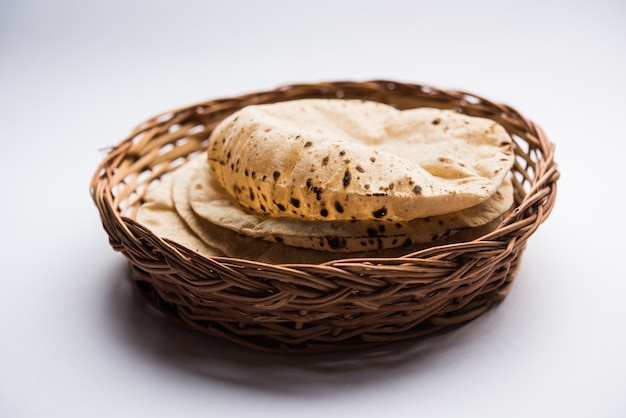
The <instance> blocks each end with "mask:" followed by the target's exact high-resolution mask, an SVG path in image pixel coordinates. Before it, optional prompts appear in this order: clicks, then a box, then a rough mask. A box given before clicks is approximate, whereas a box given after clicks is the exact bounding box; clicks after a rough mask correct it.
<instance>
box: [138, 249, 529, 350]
mask: <svg viewBox="0 0 626 418" xmlns="http://www.w3.org/2000/svg"><path fill="white" fill-rule="evenodd" d="M521 252H522V249H520V251H519V254H516V255H515V256H514V257H513V260H509V263H507V264H506V266H507V268H506V269H503V270H506V271H499V272H497V271H496V272H494V273H493V274H497V275H499V276H501V278H500V279H498V280H496V281H495V282H496V283H498V285H497V286H494V280H493V278H492V279H491V280H490V285H489V290H488V291H487V292H477V293H476V296H475V297H473V298H471V299H469V300H468V299H467V298H464V299H463V300H459V301H458V302H457V305H458V309H452V308H451V309H446V310H445V313H441V310H439V311H438V312H437V313H436V314H434V315H432V316H430V317H429V318H427V319H425V320H423V321H420V322H417V323H413V324H411V325H410V326H407V325H406V324H398V325H395V324H387V325H386V326H384V327H379V328H378V329H376V330H375V331H373V330H371V329H368V328H367V327H364V328H363V329H359V328H358V327H357V328H355V329H353V330H350V331H347V330H345V329H341V330H338V329H332V328H330V327H329V326H328V325H326V324H323V323H321V324H316V323H315V321H311V322H310V323H307V325H306V326H302V325H301V324H297V323H293V322H292V323H289V322H280V323H272V322H271V321H268V322H264V321H258V320H255V319H254V318H251V319H250V320H249V321H248V323H242V322H240V321H235V320H233V319H232V318H230V317H229V318H226V319H225V315H224V313H223V312H221V311H220V310H219V309H215V311H214V312H213V315H212V316H213V318H211V315H210V314H209V315H207V312H209V313H210V312H211V308H210V307H207V306H204V307H203V308H204V309H203V315H202V317H201V318H194V317H193V314H191V313H190V312H189V301H188V300H186V301H182V300H181V301H177V299H179V298H180V297H181V296H180V294H178V292H168V291H167V290H163V289H158V288H157V285H158V283H159V282H160V280H159V277H158V276H159V275H158V274H154V273H148V272H146V271H144V270H142V269H141V268H139V267H137V266H136V265H134V264H133V263H130V271H131V275H130V276H131V281H132V283H133V286H134V288H135V290H136V291H137V292H138V293H139V295H140V296H141V297H142V298H143V299H144V300H145V301H146V302H147V303H148V304H149V305H150V306H151V307H153V308H154V309H156V310H157V311H159V312H160V313H161V314H163V315H164V316H165V317H166V318H168V319H169V320H172V321H174V322H175V323H178V324H179V325H182V326H183V327H185V328H188V329H192V330H195V331H197V332H199V333H203V334H206V335H210V336H212V337H216V338H219V339H222V340H226V341H230V342H232V343H235V344H237V345H240V346H244V347H247V348H250V349H253V350H255V351H262V352H268V353H282V354H312V353H324V352H333V351H345V350H361V349H368V348H373V347H377V346H381V345H385V344H392V343H397V342H401V341H406V340H418V339H421V338H427V337H434V336H437V335H442V334H445V333H448V332H451V331H453V330H455V329H457V328H459V327H461V326H463V325H465V324H467V323H469V322H470V321H472V320H474V319H476V318H478V317H479V316H481V315H482V314H484V313H485V312H487V311H488V310H490V309H491V308H492V307H494V306H496V305H497V304H499V303H500V302H501V301H502V300H503V299H504V298H505V297H506V296H507V295H508V293H509V291H510V289H511V286H512V284H513V281H514V278H515V276H516V275H517V271H518V269H519V264H520V256H521ZM321 322H324V321H321ZM320 328H321V330H323V332H321V330H320ZM307 331H308V334H307Z"/></svg>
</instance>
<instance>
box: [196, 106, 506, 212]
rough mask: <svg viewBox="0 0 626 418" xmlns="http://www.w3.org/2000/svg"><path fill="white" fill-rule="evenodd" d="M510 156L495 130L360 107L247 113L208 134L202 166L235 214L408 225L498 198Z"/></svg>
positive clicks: (491, 125)
mask: <svg viewBox="0 0 626 418" xmlns="http://www.w3.org/2000/svg"><path fill="white" fill-rule="evenodd" d="M514 158H515V155H514V151H513V142H512V140H511V138H510V136H509V135H508V134H507V132H506V131H505V130H504V128H502V126H500V125H499V124H497V123H496V122H494V121H492V120H490V119H485V118H477V117H470V116H466V115H463V114H460V113H457V112H455V111H452V110H440V109H432V108H418V109H410V110H403V111H401V110H397V109H395V108H393V107H391V106H388V105H385V104H381V103H376V102H369V101H361V100H329V99H304V100H294V101H287V102H280V103H274V104H264V105H254V106H247V107H245V108H243V109H241V110H240V111H238V112H236V113H234V114H232V115H231V116H229V117H228V118H226V119H225V120H224V121H223V122H222V123H221V124H219V125H218V126H217V127H216V129H215V130H214V131H213V133H212V135H211V137H210V139H209V144H208V162H209V166H210V168H211V170H212V172H213V175H214V177H215V178H216V179H217V181H218V182H219V183H220V185H221V186H222V187H223V188H224V190H226V192H227V193H228V194H229V195H230V196H232V197H233V198H234V199H235V200H236V201H237V202H238V203H239V204H240V205H241V206H242V207H244V208H247V209H249V210H252V211H253V212H256V213H260V214H264V215H266V216H271V217H291V218H299V219H312V220H375V219H377V220H389V221H408V220H412V219H416V218H425V217H429V216H437V215H442V214H446V213H452V212H457V211H461V210H463V209H466V208H469V207H472V206H475V205H477V204H479V203H481V202H483V201H485V200H487V199H489V198H490V197H491V196H493V195H494V193H496V191H497V190H498V189H499V188H500V186H501V185H502V183H503V180H504V178H505V177H506V176H507V175H508V173H509V171H510V168H511V166H512V164H513V161H514Z"/></svg>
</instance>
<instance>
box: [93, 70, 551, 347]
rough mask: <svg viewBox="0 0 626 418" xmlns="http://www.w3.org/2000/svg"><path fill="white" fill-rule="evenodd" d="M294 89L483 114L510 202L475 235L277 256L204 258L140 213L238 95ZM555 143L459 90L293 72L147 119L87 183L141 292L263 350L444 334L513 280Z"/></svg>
mask: <svg viewBox="0 0 626 418" xmlns="http://www.w3.org/2000/svg"><path fill="white" fill-rule="evenodd" d="M302 98H346V99H364V100H374V101H379V102H383V103H387V104H391V105H393V106H395V107H397V108H399V109H407V108H414V107H423V106H428V107H437V108H450V109H456V110H457V111H459V112H462V113H465V114H468V115H471V116H480V117H485V118H490V119H492V120H494V121H496V122H498V123H500V124H501V125H502V126H503V127H504V128H505V129H506V130H507V131H508V132H509V134H511V136H512V138H513V140H514V143H515V152H516V161H515V164H514V167H513V169H512V171H513V184H514V189H515V192H514V199H515V203H514V208H513V210H512V211H511V212H509V213H508V214H507V215H506V216H505V219H504V220H503V221H502V223H501V225H500V226H499V227H498V228H496V229H495V230H494V231H493V232H491V233H489V234H487V235H485V236H482V237H480V238H478V239H476V240H473V241H470V242H463V243H458V244H450V245H442V246H435V247H431V248H428V249H425V250H422V251H419V252H417V253H413V254H407V255H406V256H404V257H399V258H385V259H380V258H367V259H366V258H360V259H340V260H336V261H333V262H329V263H326V264H322V265H317V264H297V265H272V264H265V263H260V262H255V261H251V260H242V259H235V258H226V257H214V258H205V257H202V256H200V255H198V254H197V253H195V252H194V251H192V250H191V249H188V248H185V247H182V246H181V245H179V244H177V243H176V242H171V241H168V240H164V239H161V238H159V237H158V236H156V235H154V234H153V233H152V232H151V231H149V230H148V229H147V228H145V227H144V226H142V225H141V224H139V223H137V222H136V221H134V216H135V214H136V211H137V209H138V207H139V206H140V205H141V203H142V202H143V198H144V197H145V195H146V193H147V191H148V190H149V189H150V188H151V187H154V185H155V183H156V182H158V181H159V179H160V178H161V176H163V175H166V174H167V173H169V172H171V171H172V170H173V169H174V168H176V167H178V166H179V165H181V164H183V163H184V162H185V161H186V160H187V159H189V158H190V157H191V156H193V155H195V154H197V153H199V152H203V151H204V150H205V149H206V143H207V138H208V137H209V135H210V133H211V131H212V129H213V128H214V127H215V126H216V124H217V123H219V122H220V121H221V120H222V119H223V118H224V117H226V116H227V115H229V114H231V113H232V112H234V111H236V110H239V109H241V108H242V107H244V106H247V105H251V104H260V103H272V102H278V101H285V100H292V99H302ZM553 156H554V146H553V145H552V144H551V143H550V142H549V141H548V139H547V137H546V136H545V134H544V133H543V132H542V130H541V129H540V128H539V127H538V126H537V125H535V124H534V123H533V122H532V121H530V120H527V119H526V118H524V117H523V116H522V115H521V114H520V113H519V112H517V111H516V110H514V109H513V108H511V107H509V106H506V105H502V104H498V103H493V102H491V101H489V100H486V99H483V98H480V97H477V96H475V95H472V94H468V93H465V92H461V91H450V90H441V89H437V88H433V87H430V86H424V85H417V84H406V83H398V82H391V81H368V82H328V83H317V84H298V85H289V86H284V87H281V88H277V89H274V90H270V91H265V92H260V93H254V94H247V95H241V96H238V97H233V98H224V99H218V100H211V101H207V102H204V103H198V104H194V105H191V106H187V107H183V108H179V109H175V110H172V111H169V112H166V113H164V114H162V115H158V116H156V117H154V118H151V119H149V120H147V121H146V122H144V123H143V124H142V125H140V126H139V127H138V128H137V129H136V130H135V131H134V132H132V133H131V134H130V135H129V136H128V137H127V138H126V139H124V140H123V141H122V142H120V143H119V144H118V145H117V146H115V147H114V148H112V149H111V150H110V152H109V153H108V155H107V156H106V158H105V159H104V160H103V161H102V163H101V165H100V166H99V167H98V169H97V171H96V173H95V174H94V177H93V178H92V181H91V188H90V192H91V196H92V198H93V200H94V202H95V204H96V206H97V209H98V211H99V212H100V216H101V219H102V223H103V226H104V229H105V231H106V233H107V234H108V236H109V242H110V244H111V246H112V247H113V249H114V250H115V251H119V252H121V253H122V254H123V255H124V256H125V257H126V258H127V259H128V261H129V263H130V266H131V277H132V280H133V282H134V283H135V285H136V288H137V289H138V290H139V291H140V293H141V294H142V295H143V296H144V297H145V298H146V300H147V301H148V302H149V303H150V304H151V305H153V306H154V307H156V308H157V309H158V310H159V311H161V312H162V313H163V314H164V315H165V316H167V317H169V318H172V319H174V320H175V321H177V322H179V323H181V324H183V325H185V326H187V327H190V328H192V329H195V330H198V331H200V332H203V333H207V334H210V335H213V336H216V337H219V338H223V339H228V340H231V341H234V342H236V343H238V344H242V345H245V346H248V347H251V348H254V349H258V350H264V351H271V352H292V353H308V352H318V351H330V350H339V349H354V348H362V347H368V346H371V345H375V344H380V343H388V342H393V341H400V340H405V339H408V338H416V337H421V336H426V335H429V334H433V333H439V332H443V331H445V330H448V329H450V328H451V327H455V326H459V325H461V324H464V323H466V322H467V321H470V320H472V319H474V318H476V317H477V316H479V315H481V314H482V313H484V312H485V311H487V310H488V309H489V308H490V307H492V306H493V305H494V304H496V303H497V302H499V301H501V300H502V299H503V298H504V297H505V296H506V295H507V293H508V292H509V289H510V287H511V285H512V283H513V279H514V277H515V274H516V272H517V269H518V266H519V263H520V258H521V255H522V253H523V251H524V248H525V246H526V242H527V240H528V238H529V237H530V236H531V235H532V234H533V233H534V232H535V230H536V229H537V228H538V227H539V225H540V224H541V223H542V222H543V221H544V220H545V219H546V218H547V217H548V216H549V214H550V212H551V210H552V208H553V206H554V202H555V198H556V182H557V180H558V177H559V172H558V170H557V166H556V164H555V162H554V160H553Z"/></svg>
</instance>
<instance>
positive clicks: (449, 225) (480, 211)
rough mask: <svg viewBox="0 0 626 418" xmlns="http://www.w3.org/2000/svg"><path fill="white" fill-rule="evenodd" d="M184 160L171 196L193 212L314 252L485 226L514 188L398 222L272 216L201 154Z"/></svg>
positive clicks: (393, 243) (507, 184)
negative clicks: (250, 204) (237, 191)
mask: <svg viewBox="0 0 626 418" xmlns="http://www.w3.org/2000/svg"><path fill="white" fill-rule="evenodd" d="M187 164H188V167H186V168H185V175H184V176H183V175H180V176H177V177H176V185H175V188H176V189H177V190H176V193H175V200H177V199H181V200H185V201H186V200H187V199H188V201H189V206H190V207H191V209H192V210H193V212H195V214H196V215H198V216H199V217H201V218H203V219H205V220H206V221H209V222H210V223H212V224H214V225H217V226H219V227H222V228H226V229H229V230H232V231H235V232H237V233H239V234H242V235H246V236H249V237H253V238H260V239H263V240H267V241H274V242H279V243H283V244H285V245H290V246H295V247H301V248H308V249H315V250H331V251H341V252H358V251H371V250H380V249H388V248H400V247H407V246H410V245H411V244H414V243H415V244H423V243H432V242H434V241H437V240H439V239H441V238H445V237H450V236H453V235H454V234H456V233H458V232H459V231H460V230H463V229H466V228H474V227H479V226H483V225H486V224H488V223H490V222H492V221H493V220H495V219H497V218H498V217H500V216H501V215H502V214H503V213H504V212H506V210H508V209H509V208H510V207H511V205H512V204H513V187H512V184H511V180H510V179H509V178H508V177H507V178H505V180H504V183H503V185H502V186H501V187H500V189H498V191H497V192H496V193H495V194H494V195H493V196H492V197H490V198H489V199H488V200H486V201H484V202H482V203H479V204H478V205H476V206H473V207H471V208H468V209H464V210H462V211H460V212H455V213H450V214H446V215H439V216H433V217H429V218H420V219H414V220H411V221H396V222H388V221H379V220H369V221H316V220H302V219H295V218H288V217H281V218H272V217H268V216H264V215H259V214H257V213H254V212H252V211H249V210H246V209H244V208H242V207H241V206H240V205H239V204H238V203H237V202H236V201H235V200H234V199H233V198H231V197H230V196H229V195H228V194H227V193H226V192H225V191H224V189H223V188H222V187H221V186H220V185H219V184H218V183H217V181H216V180H215V178H214V176H213V174H212V173H211V170H210V169H209V167H208V164H207V163H206V160H205V159H204V158H201V157H199V158H196V159H195V160H193V161H190V162H189V163H187ZM185 190H188V193H189V195H188V196H187V195H185V194H184V191H185ZM184 204H186V203H183V202H181V204H180V206H181V207H182V206H183V205H184Z"/></svg>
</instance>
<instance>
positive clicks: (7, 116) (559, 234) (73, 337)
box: [0, 0, 626, 418]
mask: <svg viewBox="0 0 626 418" xmlns="http://www.w3.org/2000/svg"><path fill="white" fill-rule="evenodd" d="M625 16H626V5H625V3H624V2H621V1H619V0H615V1H594V2H582V1H574V2H565V1H558V2H557V1H555V2H548V1H525V2H510V4H507V3H506V2H485V1H482V2H462V1H458V2H447V1H442V2H435V1H430V2H417V1H415V2H410V1H406V2H398V1H384V2H372V1H362V2H339V1H319V0H318V1H316V2H288V1H282V2H277V1H270V2H252V1H250V2H241V1H239V2H237V1H228V2H227V1H220V2H217V1H178V2H173V1H172V2H166V1H148V0H145V1H131V2H127V1H122V0H115V1H106V2H104V1H103V2H88V1H79V0H75V1H70V0H60V1H54V2H46V1H43V0H42V1H32V0H31V1H23V0H20V1H17V0H8V1H7V0H4V1H2V2H1V3H0V120H1V121H2V124H1V131H0V133H1V141H2V148H1V149H2V151H1V153H2V164H0V191H1V192H2V196H3V197H2V202H3V204H2V205H1V208H0V219H2V238H3V240H2V253H1V254H2V255H1V264H0V277H1V280H2V288H1V290H0V416H2V417H14V418H21V417H48V418H50V417H65V418H70V417H112V416H115V417H140V416H150V417H153V418H156V417H172V416H224V417H231V416H232V417H243V416H256V417H264V416H268V417H269V416H271V417H295V416H299V417H313V416H315V417H318V416H324V417H335V416H337V417H338V416H342V417H346V416H361V417H379V416H392V417H415V416H429V417H450V416H465V417H474V416H480V417H504V416H506V417H529V416H533V417H590V416H593V417H623V416H626V396H625V395H626V356H624V353H625V352H626V337H625V331H624V322H625V320H626V304H625V303H624V295H626V273H625V269H624V265H625V264H624V263H625V260H624V253H625V252H624V250H625V249H626V248H625V245H624V241H623V240H622V239H623V237H624V233H625V232H626V230H625V226H624V215H623V210H624V209H623V205H622V203H621V202H623V197H622V195H623V190H624V168H623V155H624V154H623V153H624V145H623V144H624V141H625V140H626V137H625V132H626V131H625V130H624V115H623V109H624V103H625V102H626V84H625V82H624V78H623V77H624V74H626V48H625V47H626V25H625V24H624V23H625V20H624V17H625ZM374 78H387V79H395V80H398V81H406V82H417V83H427V84H431V85H435V86H438V87H443V88H458V89H463V90H467V91H470V92H474V93H476V94H478V95H481V96H484V97H488V98H491V99H493V100H495V101H499V102H504V103H508V104H510V105H512V106H514V107H515V108H517V109H518V110H520V111H521V112H522V113H524V114H525V115H526V116H527V117H529V118H531V119H533V120H535V121H536V122H537V123H539V124H540V125H541V126H542V127H543V128H544V129H545V130H546V132H547V133H548V135H549V137H550V138H551V140H552V141H553V142H555V143H556V144H557V154H556V158H557V161H558V163H559V166H560V170H561V172H562V179H561V180H560V182H559V195H558V200H557V205H556V208H555V210H554V212H553V214H552V216H551V217H550V219H548V221H547V222H546V223H545V224H544V225H543V226H542V227H541V228H540V230H539V231H538V232H537V233H536V235H534V236H533V237H532V238H531V241H530V243H529V247H528V249H527V251H526V253H525V255H524V260H523V265H522V268H521V271H520V272H519V275H518V277H517V279H516V282H515V285H514V287H513V290H512V292H511V293H510V295H509V297H508V298H507V299H506V301H505V302H504V303H503V304H501V305H500V306H499V307H497V308H496V309H494V310H492V311H490V312H489V313H488V314H486V315H484V316H482V317H481V318H479V319H477V320H476V321H474V322H472V323H471V324H469V325H467V326H466V327H463V328H462V329H460V330H458V331H455V332H453V333H451V334H448V335H446V336H444V337H441V338H436V339H431V340H428V341H426V342H419V343H416V342H409V343H404V344H399V345H396V346H392V347H386V348H384V349H379V350H374V351H371V352H365V353H358V354H351V355H326V356H312V357H305V358H290V357H288V358H281V357H279V356H268V355H262V354H256V353H253V352H250V351H248V350H245V349H241V348H238V347H233V346H231V345H229V344H225V343H222V342H218V341H215V340H212V339H209V338H206V337H201V336H198V335H195V334H192V333H190V332H187V331H185V330H182V329H180V328H178V327H176V326H173V325H171V324H169V323H168V322H164V321H162V320H159V319H156V318H154V317H152V316H150V315H149V314H148V313H147V312H146V311H145V310H144V309H143V308H142V306H141V304H140V303H139V301H138V300H136V299H135V296H134V295H133V293H132V292H131V289H130V286H129V284H128V282H127V280H126V275H127V271H126V263H125V260H124V259H123V258H122V256H121V255H119V254H117V253H114V252H113V251H112V250H111V248H110V247H109V245H108V241H107V237H106V235H105V233H104V231H103V229H102V227H101V226H100V222H99V217H98V214H97V211H96V208H95V206H94V205H93V203H92V202H91V200H90V197H89V194H88V183H89V180H90V177H91V174H92V172H93V171H94V170H95V168H96V166H97V164H98V163H99V161H100V160H101V159H102V158H103V156H104V154H103V152H101V151H100V150H101V149H103V148H105V147H107V146H109V145H113V144H115V143H117V142H119V141H120V140H121V139H122V137H124V136H125V135H126V134H127V133H129V132H130V130H131V129H132V128H133V127H134V126H135V125H136V124H138V123H140V122H141V121H143V120H144V119H146V118H148V117H150V116H152V115H153V114H155V113H158V112H161V111H164V110H168V109H170V108H173V107H176V106H179V105H185V104H188V103H193V102H196V101H200V100H205V99H211V98H217V97H224V96H231V95H236V94H239V93H246V92H251V91H256V90H265V89H269V88H273V87H276V86H278V85H281V84H286V83H291V82H301V81H302V82H316V81H322V80H338V79H350V80H366V79H374Z"/></svg>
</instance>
